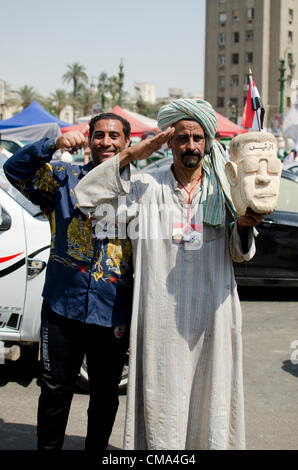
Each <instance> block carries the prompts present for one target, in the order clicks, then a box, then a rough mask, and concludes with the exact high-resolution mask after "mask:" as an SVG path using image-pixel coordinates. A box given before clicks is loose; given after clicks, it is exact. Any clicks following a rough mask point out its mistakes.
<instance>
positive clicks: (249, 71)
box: [248, 68, 262, 131]
mask: <svg viewBox="0 0 298 470" xmlns="http://www.w3.org/2000/svg"><path fill="white" fill-rule="evenodd" d="M248 77H249V83H250V89H251V90H252V89H253V81H252V70H251V68H249V70H248ZM251 104H252V109H254V110H255V111H256V115H257V122H258V128H259V131H261V130H262V129H261V122H260V116H259V113H258V110H257V109H255V103H254V101H253V97H251Z"/></svg>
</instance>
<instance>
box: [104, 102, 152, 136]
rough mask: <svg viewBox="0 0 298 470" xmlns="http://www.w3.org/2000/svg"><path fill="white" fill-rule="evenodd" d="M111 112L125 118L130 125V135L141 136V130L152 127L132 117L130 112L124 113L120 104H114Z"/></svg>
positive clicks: (147, 129)
mask: <svg viewBox="0 0 298 470" xmlns="http://www.w3.org/2000/svg"><path fill="white" fill-rule="evenodd" d="M111 113H114V114H117V115H118V116H121V117H123V118H124V119H126V120H127V121H128V122H129V123H130V126H131V133H130V135H131V136H132V137H135V136H138V137H141V136H142V134H143V132H145V131H150V130H152V129H153V128H152V127H150V126H148V125H147V124H144V123H143V122H141V121H139V120H138V119H136V118H134V117H133V116H131V115H130V114H128V113H126V112H125V111H124V110H123V109H122V108H121V107H120V106H118V105H117V106H115V107H114V108H113V109H112V111H111Z"/></svg>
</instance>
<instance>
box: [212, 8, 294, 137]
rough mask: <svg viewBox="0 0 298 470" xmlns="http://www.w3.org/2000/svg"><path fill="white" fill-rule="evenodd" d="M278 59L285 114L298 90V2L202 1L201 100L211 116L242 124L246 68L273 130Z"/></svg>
mask: <svg viewBox="0 0 298 470" xmlns="http://www.w3.org/2000/svg"><path fill="white" fill-rule="evenodd" d="M283 59H284V64H285V71H284V76H285V79H286V81H285V94H284V111H285V113H286V112H287V111H288V110H289V108H290V107H291V104H292V102H293V97H295V88H296V85H297V87H298V81H297V80H298V73H297V71H298V0H207V1H206V43H205V93H204V95H205V99H206V100H207V101H209V102H210V103H211V104H212V105H213V106H214V108H215V109H216V111H218V112H219V113H221V114H223V115H224V116H226V117H229V118H230V119H231V118H233V117H235V119H236V121H237V122H238V123H240V122H241V117H242V112H243V107H244V103H245V100H246V96H247V91H248V73H249V69H251V70H252V72H253V79H254V81H255V83H256V85H257V87H258V90H259V92H260V94H261V97H262V101H263V104H264V107H265V110H266V115H265V127H268V128H271V129H274V128H276V126H278V122H279V118H280V116H279V112H280V81H279V78H280V73H281V72H280V70H279V69H280V66H281V60H283ZM295 66H296V67H295ZM295 80H296V82H295Z"/></svg>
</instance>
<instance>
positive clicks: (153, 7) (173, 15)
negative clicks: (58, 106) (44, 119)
mask: <svg viewBox="0 0 298 470" xmlns="http://www.w3.org/2000/svg"><path fill="white" fill-rule="evenodd" d="M0 15H1V43H0V58H1V72H0V79H4V80H5V81H6V82H8V83H9V84H10V85H11V87H12V88H13V89H18V88H19V87H21V86H23V85H25V84H26V85H29V86H33V87H34V88H35V89H36V90H37V91H38V92H39V93H41V94H42V95H45V96H46V95H48V94H50V93H51V92H52V91H54V90H56V89H57V88H66V89H67V90H69V91H70V90H71V87H70V85H67V84H66V83H63V80H62V76H63V74H64V73H65V72H66V70H67V64H72V63H73V62H79V63H80V64H82V65H84V66H85V67H86V72H87V74H88V76H89V78H91V79H92V78H93V77H94V79H95V80H97V77H98V76H99V75H100V73H101V72H103V71H105V72H106V73H107V74H108V75H115V74H117V73H118V66H119V63H120V59H121V58H123V63H124V73H125V79H124V80H125V81H124V89H125V90H127V91H129V92H133V91H134V82H135V81H137V82H152V83H154V84H155V86H156V95H157V96H166V95H167V94H168V88H173V87H177V88H182V89H183V90H184V93H185V94H187V93H188V92H190V91H191V92H203V89H204V48H205V0H184V1H182V0H149V1H147V2H145V1H144V0H139V1H138V0H112V1H109V0H84V1H82V0H81V1H78V0H72V1H70V0H51V1H47V2H46V1H45V0H10V1H8V0H3V1H2V2H1V8H0Z"/></svg>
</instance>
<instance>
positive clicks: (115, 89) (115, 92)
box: [108, 75, 119, 106]
mask: <svg viewBox="0 0 298 470" xmlns="http://www.w3.org/2000/svg"><path fill="white" fill-rule="evenodd" d="M108 90H109V92H110V93H111V95H112V104H113V106H115V105H116V104H117V102H118V96H119V77H117V76H116V75H112V76H111V77H109V83H108Z"/></svg>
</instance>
